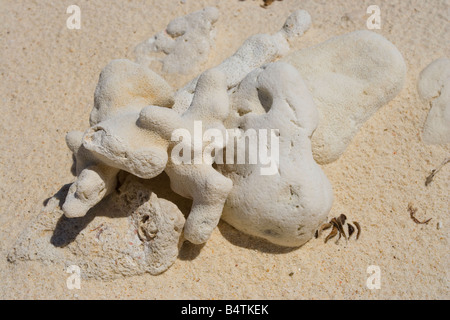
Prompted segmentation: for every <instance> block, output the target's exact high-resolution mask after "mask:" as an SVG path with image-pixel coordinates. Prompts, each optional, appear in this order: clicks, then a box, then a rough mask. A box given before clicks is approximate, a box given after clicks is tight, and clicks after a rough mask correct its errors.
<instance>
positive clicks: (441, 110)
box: [417, 58, 450, 144]
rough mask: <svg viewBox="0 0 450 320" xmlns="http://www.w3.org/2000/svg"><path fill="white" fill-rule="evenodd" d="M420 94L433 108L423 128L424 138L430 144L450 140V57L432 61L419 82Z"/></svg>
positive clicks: (421, 74)
mask: <svg viewBox="0 0 450 320" xmlns="http://www.w3.org/2000/svg"><path fill="white" fill-rule="evenodd" d="M417 87H418V90H419V95H420V97H421V98H422V100H423V101H424V102H426V103H428V104H429V105H430V106H431V108H430V111H429V113H428V116H427V120H426V121H425V125H424V128H423V140H424V142H425V143H428V144H445V143H449V142H450V59H448V58H441V59H437V60H435V61H433V62H432V63H430V64H429V65H428V66H427V67H426V68H425V69H424V70H423V71H422V72H421V73H420V77H419V82H418V84H417Z"/></svg>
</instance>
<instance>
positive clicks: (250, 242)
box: [218, 220, 300, 254]
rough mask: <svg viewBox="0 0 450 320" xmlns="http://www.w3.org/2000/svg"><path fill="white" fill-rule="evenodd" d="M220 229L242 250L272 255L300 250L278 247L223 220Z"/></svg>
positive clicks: (223, 234)
mask: <svg viewBox="0 0 450 320" xmlns="http://www.w3.org/2000/svg"><path fill="white" fill-rule="evenodd" d="M218 228H219V231H220V233H221V234H222V236H223V237H224V238H225V239H227V240H228V241H229V242H230V243H231V244H233V245H235V246H238V247H241V248H246V249H250V250H257V251H260V252H265V253H272V254H283V253H289V252H292V251H295V250H297V249H299V248H300V247H282V246H278V245H276V244H273V243H270V242H269V241H267V240H265V239H262V238H258V237H254V236H251V235H248V234H245V233H243V232H241V231H239V230H237V229H236V228H234V227H233V226H231V225H229V224H228V223H226V222H225V221H223V220H221V221H220V222H219V225H218Z"/></svg>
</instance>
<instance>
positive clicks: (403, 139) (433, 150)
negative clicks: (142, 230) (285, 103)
mask: <svg viewBox="0 0 450 320" xmlns="http://www.w3.org/2000/svg"><path fill="white" fill-rule="evenodd" d="M262 3H263V1H262V0H261V1H260V0H246V1H238V0H227V1H223V0H221V1H219V0H195V1H194V0H187V1H179V0H167V1H158V0H147V1H137V0H130V1H124V0H120V1H111V2H108V3H107V4H105V2H104V1H87V0H76V1H75V0H70V1H68V0H63V1H49V0H40V1H35V0H34V1H23V0H22V1H12V0H10V1H8V0H0V21H1V23H0V25H1V27H0V46H1V47H0V78H1V81H0V83H1V86H0V93H1V94H0V97H1V100H0V110H1V113H0V114H1V116H0V144H1V147H0V150H1V151H0V299H449V298H450V290H449V268H450V259H449V246H448V241H449V237H448V236H449V225H450V219H449V207H450V206H449V204H450V192H449V191H450V185H449V183H450V164H449V165H446V166H444V167H443V168H442V169H441V170H440V171H439V173H438V174H436V176H435V177H434V179H433V181H432V182H431V183H430V184H429V185H428V186H425V179H426V177H427V176H428V175H429V174H430V172H431V170H432V169H434V168H436V167H437V166H439V164H440V163H441V162H442V161H443V160H444V159H445V158H446V157H448V156H450V146H449V145H448V144H447V145H427V144H425V143H424V142H423V140H422V128H423V124H424V122H425V119H426V116H427V114H428V111H429V108H430V106H429V105H427V104H424V103H423V102H422V101H420V98H419V95H418V92H417V87H416V86H417V80H418V77H419V74H420V72H421V71H422V70H423V69H424V68H425V67H426V66H427V65H428V64H429V63H431V62H432V61H433V60H435V59H438V58H441V57H449V56H450V47H449V44H450V23H449V16H450V2H449V1H448V0H433V1H421V0H394V1H391V0H390V1H387V0H386V1H385V0H370V1H366V0H363V1H360V0H340V1H337V0H333V1H323V0H283V1H274V2H273V3H272V4H271V5H270V6H268V7H267V8H262V7H261V6H260V5H261V4H262ZM72 4H76V5H78V6H79V7H80V9H81V29H79V30H76V29H68V28H67V26H66V20H67V19H68V17H69V14H67V13H66V9H67V7H68V6H70V5H72ZM373 4H376V5H378V6H379V8H380V10H381V11H380V18H381V29H379V30H373V31H374V32H377V33H379V34H381V35H383V36H384V37H386V38H387V39H388V40H389V41H391V42H392V43H393V44H394V45H395V46H396V47H397V48H398V50H399V51H400V52H401V53H402V55H403V57H404V59H405V62H406V65H407V76H406V82H405V86H404V88H403V90H402V91H401V92H400V94H399V95H398V96H397V97H396V98H395V99H393V100H392V101H391V102H390V103H389V104H387V105H385V106H384V107H382V108H381V109H380V110H378V111H377V112H376V113H375V115H374V116H372V117H371V118H370V119H369V120H368V121H367V122H366V123H365V124H364V125H363V127H362V128H361V130H360V131H359V132H358V134H357V135H356V136H355V138H354V139H353V141H352V142H351V144H350V145H349V146H348V148H347V150H346V151H345V153H344V154H343V155H342V156H341V157H340V158H339V159H338V160H337V161H335V162H333V163H331V164H328V165H324V166H322V168H323V170H324V171H325V173H326V175H327V176H328V178H329V179H330V181H331V184H332V186H333V192H334V203H333V207H332V210H331V212H330V217H335V216H339V215H340V214H345V215H346V216H347V218H348V221H358V222H359V223H360V225H361V227H362V233H361V236H360V238H359V240H357V241H356V240H355V238H352V239H351V240H350V241H348V242H346V241H345V240H344V239H341V240H340V241H339V242H338V243H337V244H336V243H335V241H329V242H328V243H326V244H325V243H324V241H323V240H324V237H325V235H322V237H320V238H319V239H312V240H310V241H309V242H307V243H306V244H305V245H303V246H302V247H300V248H295V249H286V248H280V247H276V246H274V245H271V244H268V243H267V242H265V241H262V240H260V239H256V238H253V237H250V236H248V235H245V234H243V233H241V232H239V231H237V230H236V229H234V228H233V227H231V226H229V225H228V224H226V223H225V222H220V223H219V226H218V228H216V230H215V231H214V232H213V234H212V236H211V238H210V240H209V241H208V242H207V243H206V244H205V245H203V246H197V245H192V244H190V243H187V242H186V243H185V244H184V245H183V247H182V248H181V251H180V255H179V257H178V259H177V261H176V262H175V264H174V265H173V266H172V267H171V268H170V269H169V270H167V271H166V272H165V273H163V274H161V275H158V276H152V275H150V274H144V275H140V276H132V277H119V278H116V279H112V280H98V279H90V278H83V277H82V279H81V289H73V290H70V289H69V288H68V287H67V285H66V280H67V278H68V277H69V274H68V273H67V272H66V266H65V265H64V264H62V263H60V262H55V263H51V262H50V263H49V262H47V263H42V262H41V261H17V262H15V263H11V262H9V261H8V260H7V255H8V253H9V252H10V250H11V248H12V247H13V246H14V244H15V242H16V239H17V237H18V236H19V234H21V232H22V231H23V230H24V229H25V228H26V227H27V226H28V225H29V224H30V223H31V221H32V220H33V219H34V218H35V217H36V216H37V215H38V214H39V213H40V212H41V210H42V208H43V206H44V202H45V200H46V199H48V198H49V197H52V196H53V195H55V194H56V193H57V192H58V191H59V190H60V189H61V187H62V186H63V185H66V184H68V183H71V182H72V181H73V180H74V177H73V175H72V173H71V166H72V163H73V161H72V154H71V152H70V151H69V149H68V148H67V147H66V144H65V140H64V139H65V135H66V133H67V132H69V131H71V130H85V129H86V128H87V126H88V119H89V113H90V110H91V108H92V106H93V96H94V90H95V86H96V84H97V81H98V77H99V74H100V71H101V70H102V68H103V67H104V66H105V65H106V64H107V63H108V62H109V61H111V60H113V59H118V58H128V59H131V60H134V58H135V56H134V52H133V49H134V48H135V46H136V45H137V44H139V43H141V42H142V41H144V40H145V39H148V38H150V37H151V36H153V35H154V34H156V33H157V32H159V31H161V30H164V28H165V27H166V26H167V24H168V23H169V22H170V21H171V20H173V19H174V18H176V17H179V16H182V15H185V14H187V13H190V12H194V11H197V10H200V9H202V8H204V7H205V6H215V7H217V8H218V9H219V11H220V17H219V19H218V21H217V22H216V23H215V28H216V30H217V34H216V39H215V44H214V46H213V47H212V48H211V51H210V54H209V58H208V60H207V62H206V63H205V64H203V65H202V66H201V70H200V71H203V70H206V69H208V68H210V67H213V66H215V65H217V64H219V63H220V62H221V61H223V60H224V59H225V58H227V57H228V56H230V55H231V54H233V53H234V52H235V51H236V49H237V48H239V46H240V45H241V44H242V43H243V41H244V40H245V39H247V38H248V37H249V36H251V35H253V34H257V33H274V32H276V31H278V30H279V29H280V28H281V27H282V25H283V23H284V21H285V19H286V18H287V17H288V16H289V14H290V13H291V12H293V11H294V10H297V9H305V10H307V11H308V12H309V13H310V15H311V17H312V26H311V28H310V30H309V31H308V32H306V33H305V35H303V36H302V37H300V38H299V39H298V40H296V41H295V42H294V43H293V49H294V50H298V49H301V48H305V47H309V46H312V45H315V44H318V43H320V42H323V41H325V40H328V39H329V38H331V37H333V36H337V35H342V34H345V33H348V32H351V31H355V30H364V29H367V26H366V20H367V19H368V18H369V16H370V14H367V13H366V9H367V7H368V6H369V5H373ZM155 71H156V72H159V70H155ZM197 75H198V73H195V74H192V73H191V74H186V75H163V76H164V78H165V79H166V80H167V81H168V82H169V83H170V84H171V85H172V86H173V87H174V88H179V87H181V86H183V85H184V84H186V83H187V82H188V81H190V80H191V79H192V78H194V77H195V76H197ZM409 203H411V205H412V206H413V207H414V208H417V212H416V215H415V217H416V218H417V219H418V220H420V221H422V220H426V219H429V218H431V221H429V222H428V223H427V224H417V223H415V222H414V221H413V219H411V217H410V213H409V212H408V204H409ZM370 266H376V267H378V268H379V269H378V268H375V270H379V271H380V273H379V280H380V287H379V289H376V288H373V287H371V286H370V285H369V286H367V279H368V278H369V277H370V276H371V275H372V273H373V271H371V270H373V269H371V268H369V267H370ZM368 268H369V269H368ZM368 271H370V272H368ZM81 272H82V270H81ZM369 283H370V281H369Z"/></svg>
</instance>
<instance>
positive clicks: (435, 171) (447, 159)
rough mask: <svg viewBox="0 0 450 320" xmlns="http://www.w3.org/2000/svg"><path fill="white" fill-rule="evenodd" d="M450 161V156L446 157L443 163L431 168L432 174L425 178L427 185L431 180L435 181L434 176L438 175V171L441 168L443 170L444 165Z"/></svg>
mask: <svg viewBox="0 0 450 320" xmlns="http://www.w3.org/2000/svg"><path fill="white" fill-rule="evenodd" d="M449 162H450V157H448V158H445V159H444V161H442V163H441V164H440V165H439V166H438V167H437V168H436V169H433V170H431V174H430V175H429V176H428V177H427V179H426V180H425V186H428V185H429V184H430V183H431V181H433V178H434V176H435V175H436V173H438V172H439V170H441V169H442V167H443V166H445V165H446V164H447V163H449Z"/></svg>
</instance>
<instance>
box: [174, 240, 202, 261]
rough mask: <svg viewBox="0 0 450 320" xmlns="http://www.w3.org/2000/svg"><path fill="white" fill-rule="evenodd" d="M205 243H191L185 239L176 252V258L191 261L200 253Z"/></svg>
mask: <svg viewBox="0 0 450 320" xmlns="http://www.w3.org/2000/svg"><path fill="white" fill-rule="evenodd" d="M204 246H205V243H203V244H193V243H191V242H189V241H185V242H184V243H183V245H182V246H181V248H180V252H179V253H178V259H180V260H183V261H187V260H188V261H192V260H194V259H195V258H197V256H198V255H199V254H200V251H202V249H203V247H204Z"/></svg>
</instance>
